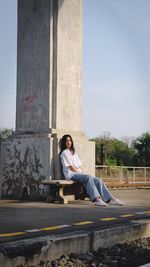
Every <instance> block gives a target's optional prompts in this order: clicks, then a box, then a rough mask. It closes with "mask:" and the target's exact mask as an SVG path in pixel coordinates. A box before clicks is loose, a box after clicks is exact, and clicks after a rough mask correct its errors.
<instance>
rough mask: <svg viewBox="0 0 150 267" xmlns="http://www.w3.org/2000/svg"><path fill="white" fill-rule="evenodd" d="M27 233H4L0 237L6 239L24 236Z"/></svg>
mask: <svg viewBox="0 0 150 267" xmlns="http://www.w3.org/2000/svg"><path fill="white" fill-rule="evenodd" d="M24 234H26V233H25V232H16V233H3V234H0V237H6V236H17V235H24Z"/></svg>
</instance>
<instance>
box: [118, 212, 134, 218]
mask: <svg viewBox="0 0 150 267" xmlns="http://www.w3.org/2000/svg"><path fill="white" fill-rule="evenodd" d="M131 216H134V214H132V213H131V214H123V215H121V216H120V217H123V218H126V217H131Z"/></svg>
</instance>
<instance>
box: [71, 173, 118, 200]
mask: <svg viewBox="0 0 150 267" xmlns="http://www.w3.org/2000/svg"><path fill="white" fill-rule="evenodd" d="M71 180H73V181H76V182H80V183H82V184H83V186H84V187H85V189H86V192H87V194H88V195H89V197H90V199H91V201H93V200H94V199H95V198H96V197H101V198H102V200H103V201H104V202H108V201H109V200H111V199H112V198H113V197H112V195H111V194H110V192H109V191H108V188H107V186H106V185H105V184H104V182H103V180H102V179H101V178H98V177H94V176H91V175H88V174H82V173H75V174H74V175H73V176H72V178H71Z"/></svg>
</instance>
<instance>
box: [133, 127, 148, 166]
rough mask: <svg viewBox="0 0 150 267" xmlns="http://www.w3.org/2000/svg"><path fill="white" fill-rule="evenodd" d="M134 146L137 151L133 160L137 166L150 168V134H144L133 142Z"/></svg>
mask: <svg viewBox="0 0 150 267" xmlns="http://www.w3.org/2000/svg"><path fill="white" fill-rule="evenodd" d="M132 146H133V147H134V149H135V150H136V154H135V156H134V158H133V160H134V164H135V165H136V166H144V167H150V133H149V132H146V133H143V134H142V135H141V136H139V137H138V138H136V139H135V140H133V142H132Z"/></svg>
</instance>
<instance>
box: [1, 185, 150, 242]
mask: <svg viewBox="0 0 150 267" xmlns="http://www.w3.org/2000/svg"><path fill="white" fill-rule="evenodd" d="M111 192H112V194H113V195H114V196H115V197H118V198H119V199H120V200H122V201H124V202H125V205H124V206H121V207H119V206H109V205H108V206H107V207H95V206H93V204H92V203H91V202H90V201H89V200H84V201H79V200H76V201H73V202H70V203H69V204H66V205H62V204H49V203H45V202H19V201H15V200H0V243H6V242H10V241H16V240H22V239H30V238H33V237H37V236H38V237H41V236H45V235H54V234H55V235H57V234H59V235H60V234H65V233H72V232H80V231H82V232H84V231H85V232H86V231H87V230H88V231H93V230H95V229H106V228H112V227H116V226H119V225H125V224H129V223H130V222H131V221H133V220H140V219H150V188H145V189H127V190H125V189H120V190H118V189H117V190H112V191H111Z"/></svg>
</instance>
